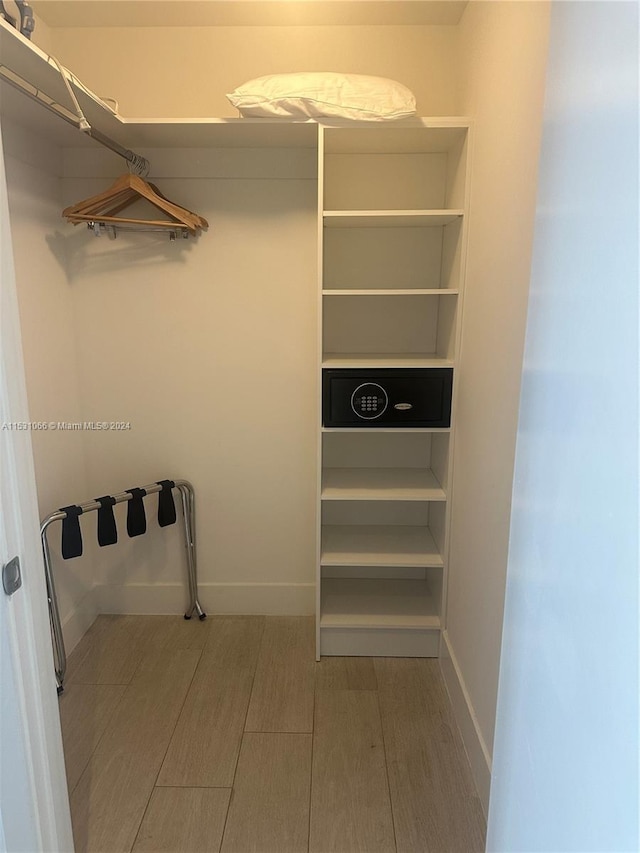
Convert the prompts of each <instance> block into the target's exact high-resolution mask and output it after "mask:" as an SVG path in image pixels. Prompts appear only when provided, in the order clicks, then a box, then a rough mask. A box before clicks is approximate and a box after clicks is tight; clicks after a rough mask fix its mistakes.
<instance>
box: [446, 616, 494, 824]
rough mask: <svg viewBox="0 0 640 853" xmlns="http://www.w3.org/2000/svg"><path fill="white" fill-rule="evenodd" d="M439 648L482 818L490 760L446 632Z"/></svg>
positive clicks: (487, 812) (489, 779) (486, 811)
mask: <svg viewBox="0 0 640 853" xmlns="http://www.w3.org/2000/svg"><path fill="white" fill-rule="evenodd" d="M442 639H443V642H442V643H441V645H440V668H441V669H442V674H443V676H444V681H445V684H446V686H447V691H448V693H449V698H450V699H451V704H452V705H453V713H454V715H455V718H456V721H457V723H458V727H459V728H460V734H461V735H462V740H463V742H464V747H465V749H466V751H467V756H468V758H469V763H470V765H471V772H472V773H473V778H474V780H475V783H476V787H477V789H478V796H479V797H480V801H481V803H482V808H483V809H484V813H485V817H486V816H487V815H488V814H489V789H490V787H491V756H490V755H489V750H488V749H487V745H486V743H485V741H484V738H483V736H482V732H481V731H480V726H479V725H478V720H477V718H476V715H475V712H474V710H473V705H472V703H471V699H470V698H469V694H468V692H467V688H466V686H465V683H464V678H463V677H462V673H461V672H460V667H459V666H458V662H457V660H456V657H455V655H454V653H453V650H452V648H451V645H450V643H449V637H448V634H447V632H446V631H443V634H442Z"/></svg>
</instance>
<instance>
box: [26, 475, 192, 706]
mask: <svg viewBox="0 0 640 853" xmlns="http://www.w3.org/2000/svg"><path fill="white" fill-rule="evenodd" d="M174 488H175V489H177V490H178V491H179V492H180V497H181V504H182V517H183V522H184V536H185V549H186V554H187V577H188V583H189V606H188V607H187V610H186V612H185V614H184V618H185V619H191V617H192V616H193V614H194V613H196V614H197V615H198V618H199V619H205V618H206V616H207V614H206V613H205V612H204V610H203V609H202V607H201V606H200V602H199V601H198V578H197V567H196V515H195V492H194V490H193V486H192V485H191V483H189V482H188V481H187V480H161V481H159V482H157V483H151V484H150V485H148V486H142V487H140V488H135V489H128V490H126V491H124V492H119V493H118V494H116V495H107V496H105V497H102V498H96V499H94V500H90V501H87V502H86V503H82V504H75V505H72V506H68V507H63V508H62V509H58V510H56V511H55V512H52V513H51V514H50V515H48V516H47V517H46V518H45V519H44V520H43V521H42V523H41V525H40V538H41V540H42V555H43V558H44V570H45V578H46V582H47V598H48V601H49V620H50V623H51V636H52V639H53V654H54V668H55V673H56V681H57V685H58V693H59V694H60V693H62V691H63V689H64V677H65V674H66V671H67V655H66V652H65V648H64V638H63V636H62V624H61V622H60V611H59V609H58V599H57V596H56V589H55V583H54V579H53V571H52V564H51V552H50V550H49V542H48V539H47V530H48V529H49V527H50V526H51V525H52V524H53V523H54V522H56V521H62V522H63V523H64V522H66V523H68V524H69V525H70V526H73V525H74V524H75V525H77V538H76V539H75V541H74V542H73V543H72V545H74V544H75V545H77V543H78V541H79V551H78V550H77V548H76V549H75V551H74V550H73V548H72V549H71V551H70V552H69V548H67V554H66V555H65V529H64V526H63V557H64V558H65V559H70V558H72V557H77V556H80V554H81V553H82V538H81V534H80V526H79V520H78V518H79V516H80V515H84V514H85V513H87V512H95V511H101V512H103V513H106V514H107V516H108V518H107V520H110V521H111V522H112V538H111V539H110V540H109V541H103V542H100V530H99V531H98V537H99V544H101V545H107V544H114V543H115V542H116V541H117V531H116V528H115V520H114V518H113V507H114V506H115V504H119V503H125V502H127V501H132V502H134V503H135V504H136V505H137V508H138V510H139V513H141V516H140V515H139V516H138V519H137V520H138V521H139V522H140V521H142V522H143V524H142V527H139V528H138V529H136V530H134V529H132V527H133V526H130V524H129V512H128V513H127V531H128V533H129V536H138V535H140V534H142V533H144V532H145V531H146V517H145V515H144V506H143V504H142V499H143V498H144V497H145V496H146V495H153V494H156V493H162V494H161V495H160V497H159V499H158V522H159V524H160V526H161V527H165V526H168V525H169V524H173V523H175V521H176V518H177V516H176V512H175V504H174V503H173V495H172V489H174ZM162 495H164V496H165V497H164V498H163V497H162ZM169 500H170V503H169ZM130 506H131V505H130ZM172 507H173V512H172V510H171V508H172ZM161 514H162V515H161ZM113 537H115V538H113Z"/></svg>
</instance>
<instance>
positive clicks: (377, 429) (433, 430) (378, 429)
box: [321, 426, 451, 434]
mask: <svg viewBox="0 0 640 853" xmlns="http://www.w3.org/2000/svg"><path fill="white" fill-rule="evenodd" d="M321 432H378V433H399V434H402V433H438V432H451V427H413V428H410V427H326V426H323V427H321Z"/></svg>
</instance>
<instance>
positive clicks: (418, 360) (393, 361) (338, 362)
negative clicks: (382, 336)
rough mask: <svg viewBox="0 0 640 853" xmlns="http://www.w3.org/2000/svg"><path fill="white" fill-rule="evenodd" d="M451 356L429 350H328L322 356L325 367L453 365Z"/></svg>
mask: <svg viewBox="0 0 640 853" xmlns="http://www.w3.org/2000/svg"><path fill="white" fill-rule="evenodd" d="M453 365H454V362H453V360H452V359H450V358H440V357H439V356H437V355H435V354H434V353H427V352H415V353H412V352H410V353H406V352H384V353H373V352H354V353H346V352H345V353H342V352H328V353H325V354H324V355H323V357H322V366H323V367H453Z"/></svg>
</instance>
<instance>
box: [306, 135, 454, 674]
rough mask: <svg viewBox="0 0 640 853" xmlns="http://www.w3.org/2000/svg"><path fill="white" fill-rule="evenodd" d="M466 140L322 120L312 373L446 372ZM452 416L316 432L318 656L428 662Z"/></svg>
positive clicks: (444, 535)
mask: <svg viewBox="0 0 640 853" xmlns="http://www.w3.org/2000/svg"><path fill="white" fill-rule="evenodd" d="M468 136H469V122H468V121H467V120H464V119H433V120H432V119H416V120H414V121H411V122H406V123H405V122H402V123H398V124H395V123H394V124H393V125H389V124H384V125H381V124H379V123H358V124H354V123H347V122H342V123H337V122H336V123H334V122H331V123H323V124H322V125H321V126H320V136H319V144H318V156H319V165H318V175H319V191H318V196H319V201H318V223H319V227H318V240H319V276H318V281H319V297H318V303H319V309H318V314H319V318H320V328H319V335H318V338H319V346H318V364H319V373H320V372H321V370H322V368H329V367H331V368H342V367H344V368H356V367H357V368H369V367H370V368H380V367H383V368H389V367H391V368H393V367H422V368H431V367H454V368H455V363H456V360H455V359H456V351H457V347H458V339H459V328H460V318H461V294H462V288H463V280H464V246H465V213H466V210H467V206H468V200H467V197H468V183H469V182H468V176H467V172H468V162H467V161H468V158H467V150H468ZM320 385H321V379H320ZM454 388H455V380H454ZM454 414H455V405H454ZM453 416H454V415H453ZM453 416H452V417H453ZM453 423H454V422H453V420H452V427H451V428H449V429H416V428H413V429H397V428H376V427H362V428H355V429H353V428H342V429H336V428H325V427H321V429H320V432H319V438H318V467H319V473H318V481H319V487H318V513H317V520H318V553H317V655H318V657H320V656H321V655H399V656H436V655H437V654H438V649H439V642H440V630H441V614H442V613H443V601H444V595H445V591H446V563H447V550H448V548H447V541H448V526H449V518H448V516H449V512H448V506H449V502H448V497H449V494H448V485H449V476H448V472H449V461H450V455H451V450H452V442H451V432H452V429H453Z"/></svg>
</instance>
